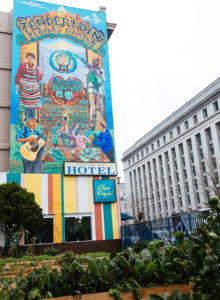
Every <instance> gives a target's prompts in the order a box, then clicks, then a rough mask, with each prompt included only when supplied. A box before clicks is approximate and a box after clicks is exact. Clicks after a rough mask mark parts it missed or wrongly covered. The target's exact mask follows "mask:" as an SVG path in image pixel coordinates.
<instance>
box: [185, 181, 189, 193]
mask: <svg viewBox="0 0 220 300" xmlns="http://www.w3.org/2000/svg"><path fill="white" fill-rule="evenodd" d="M185 186H186V191H187V193H189V184H188V182H185Z"/></svg>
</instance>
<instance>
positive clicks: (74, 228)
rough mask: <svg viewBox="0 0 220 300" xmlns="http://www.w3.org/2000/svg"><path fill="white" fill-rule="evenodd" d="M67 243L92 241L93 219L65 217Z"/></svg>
mask: <svg viewBox="0 0 220 300" xmlns="http://www.w3.org/2000/svg"><path fill="white" fill-rule="evenodd" d="M65 237H66V242H72V241H88V240H91V239H92V238H91V217H82V218H81V217H65Z"/></svg>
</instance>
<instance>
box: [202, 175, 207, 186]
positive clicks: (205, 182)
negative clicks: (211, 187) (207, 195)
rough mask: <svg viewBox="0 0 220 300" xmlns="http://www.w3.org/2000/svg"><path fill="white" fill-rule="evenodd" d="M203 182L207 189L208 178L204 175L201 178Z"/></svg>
mask: <svg viewBox="0 0 220 300" xmlns="http://www.w3.org/2000/svg"><path fill="white" fill-rule="evenodd" d="M203 181H204V185H205V187H208V178H207V176H206V175H205V176H204V177H203Z"/></svg>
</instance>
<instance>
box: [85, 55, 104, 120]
mask: <svg viewBox="0 0 220 300" xmlns="http://www.w3.org/2000/svg"><path fill="white" fill-rule="evenodd" d="M99 62H100V59H99V58H98V57H94V58H93V59H92V65H88V67H87V74H88V96H89V106H90V109H89V115H90V122H96V114H97V111H100V116H99V118H102V117H103V116H104V99H105V88H104V82H105V81H106V76H105V71H104V69H103V68H101V67H100V66H99Z"/></svg>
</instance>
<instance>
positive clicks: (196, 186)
mask: <svg viewBox="0 0 220 300" xmlns="http://www.w3.org/2000/svg"><path fill="white" fill-rule="evenodd" d="M194 186H195V189H196V190H198V181H197V179H194Z"/></svg>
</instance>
